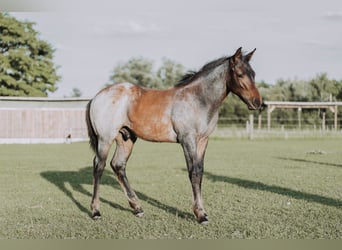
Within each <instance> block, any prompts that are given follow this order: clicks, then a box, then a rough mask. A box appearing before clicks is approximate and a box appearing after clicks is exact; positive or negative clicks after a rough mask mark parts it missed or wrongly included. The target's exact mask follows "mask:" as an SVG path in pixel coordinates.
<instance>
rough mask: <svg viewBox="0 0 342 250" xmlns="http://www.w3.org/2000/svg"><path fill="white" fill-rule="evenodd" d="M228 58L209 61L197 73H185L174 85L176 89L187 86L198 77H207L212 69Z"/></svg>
mask: <svg viewBox="0 0 342 250" xmlns="http://www.w3.org/2000/svg"><path fill="white" fill-rule="evenodd" d="M228 59H229V57H221V58H219V59H216V60H214V61H211V62H209V63H207V64H205V65H204V66H203V67H202V68H201V69H200V70H199V71H197V72H196V71H189V72H187V73H186V74H185V75H184V76H183V77H182V78H181V80H179V82H178V83H177V84H176V85H175V86H176V87H181V86H184V85H187V84H189V83H190V82H192V81H194V80H195V79H197V78H198V77H199V76H203V75H207V74H208V73H210V72H211V71H212V70H213V69H215V68H216V67H218V66H220V65H221V64H223V63H224V62H225V61H227V60H228Z"/></svg>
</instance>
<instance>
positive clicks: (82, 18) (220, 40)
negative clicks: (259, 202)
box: [0, 0, 342, 97]
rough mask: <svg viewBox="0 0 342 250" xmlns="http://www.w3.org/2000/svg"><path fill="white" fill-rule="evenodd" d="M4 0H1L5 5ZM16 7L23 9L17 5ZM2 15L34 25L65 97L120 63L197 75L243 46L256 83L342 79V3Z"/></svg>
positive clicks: (87, 93)
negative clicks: (49, 50) (146, 62)
mask: <svg viewBox="0 0 342 250" xmlns="http://www.w3.org/2000/svg"><path fill="white" fill-rule="evenodd" d="M6 1H7V0H5V2H6ZM20 2H21V4H20ZM16 3H18V4H17V5H16V6H15V4H13V2H12V4H7V5H6V3H5V5H4V3H2V4H3V5H4V6H0V7H2V10H5V11H8V12H9V13H10V14H11V15H12V16H14V17H16V18H17V19H19V20H28V21H33V22H35V23H36V25H35V29H36V30H37V31H39V32H40V38H41V39H44V40H46V41H48V42H49V43H50V44H51V45H52V46H53V48H55V49H56V51H55V53H54V62H55V64H56V65H59V69H58V74H59V75H61V77H62V79H61V80H60V82H58V84H57V86H58V90H57V91H56V92H55V93H52V94H50V96H51V97H63V96H68V95H70V94H71V92H72V89H73V88H78V89H80V90H81V92H82V93H83V96H84V97H92V96H94V95H95V94H96V92H97V91H99V90H100V89H101V88H102V87H103V86H104V85H105V84H107V83H109V77H110V75H111V72H112V70H113V69H114V67H115V66H117V65H118V63H123V62H126V61H128V60H129V59H130V58H132V57H138V56H142V57H145V58H147V59H150V60H153V61H154V62H155V66H156V67H157V66H158V65H160V63H161V62H162V59H163V58H168V59H171V60H173V61H175V62H177V63H181V64H183V65H184V66H185V68H186V69H189V70H198V69H199V68H200V67H201V66H203V65H204V64H205V63H207V62H209V61H212V60H214V59H216V58H219V57H221V56H230V55H232V54H234V52H235V51H236V49H238V48H239V47H243V50H244V51H245V52H249V51H251V50H253V49H254V48H256V49H257V50H256V52H255V54H254V56H253V59H252V61H251V65H252V67H253V68H254V70H255V72H256V81H257V82H258V81H259V82H260V81H265V82H267V83H269V84H274V83H276V82H277V80H279V79H285V80H287V79H299V80H308V79H311V78H314V77H315V76H316V75H317V74H319V73H323V72H326V73H327V74H328V77H329V78H333V79H337V80H342V1H341V0H324V1H312V0H287V1H275V0H259V1H258V0H234V1H231V0H202V1H201V0H167V1H161V0H159V1H158V0H145V1H139V0H135V1H134V0H121V1H117V0H97V1H81V0H73V1H69V0H59V1H50V0H44V1H43V0H26V1H24V0H17V1H16Z"/></svg>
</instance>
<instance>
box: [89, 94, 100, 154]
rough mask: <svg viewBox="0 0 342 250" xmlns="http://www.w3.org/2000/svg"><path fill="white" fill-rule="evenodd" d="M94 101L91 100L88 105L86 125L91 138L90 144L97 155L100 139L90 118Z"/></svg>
mask: <svg viewBox="0 0 342 250" xmlns="http://www.w3.org/2000/svg"><path fill="white" fill-rule="evenodd" d="M91 102H92V100H90V101H89V102H88V104H87V109H86V123H87V129H88V136H89V139H90V140H89V144H90V147H91V148H92V149H93V150H94V152H95V153H97V145H98V138H97V135H96V133H95V130H94V127H93V125H92V122H91V118H90V106H91Z"/></svg>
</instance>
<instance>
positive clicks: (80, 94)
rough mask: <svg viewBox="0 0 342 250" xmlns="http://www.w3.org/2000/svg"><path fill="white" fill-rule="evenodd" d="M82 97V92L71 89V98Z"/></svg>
mask: <svg viewBox="0 0 342 250" xmlns="http://www.w3.org/2000/svg"><path fill="white" fill-rule="evenodd" d="M81 96H82V91H81V90H80V89H79V88H73V89H72V93H71V97H81Z"/></svg>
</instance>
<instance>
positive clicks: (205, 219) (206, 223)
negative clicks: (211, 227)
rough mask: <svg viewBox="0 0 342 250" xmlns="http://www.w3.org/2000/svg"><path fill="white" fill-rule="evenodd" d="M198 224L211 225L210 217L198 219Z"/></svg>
mask: <svg viewBox="0 0 342 250" xmlns="http://www.w3.org/2000/svg"><path fill="white" fill-rule="evenodd" d="M198 223H199V224H201V225H208V224H209V220H208V216H207V215H205V216H203V217H201V218H198Z"/></svg>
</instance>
